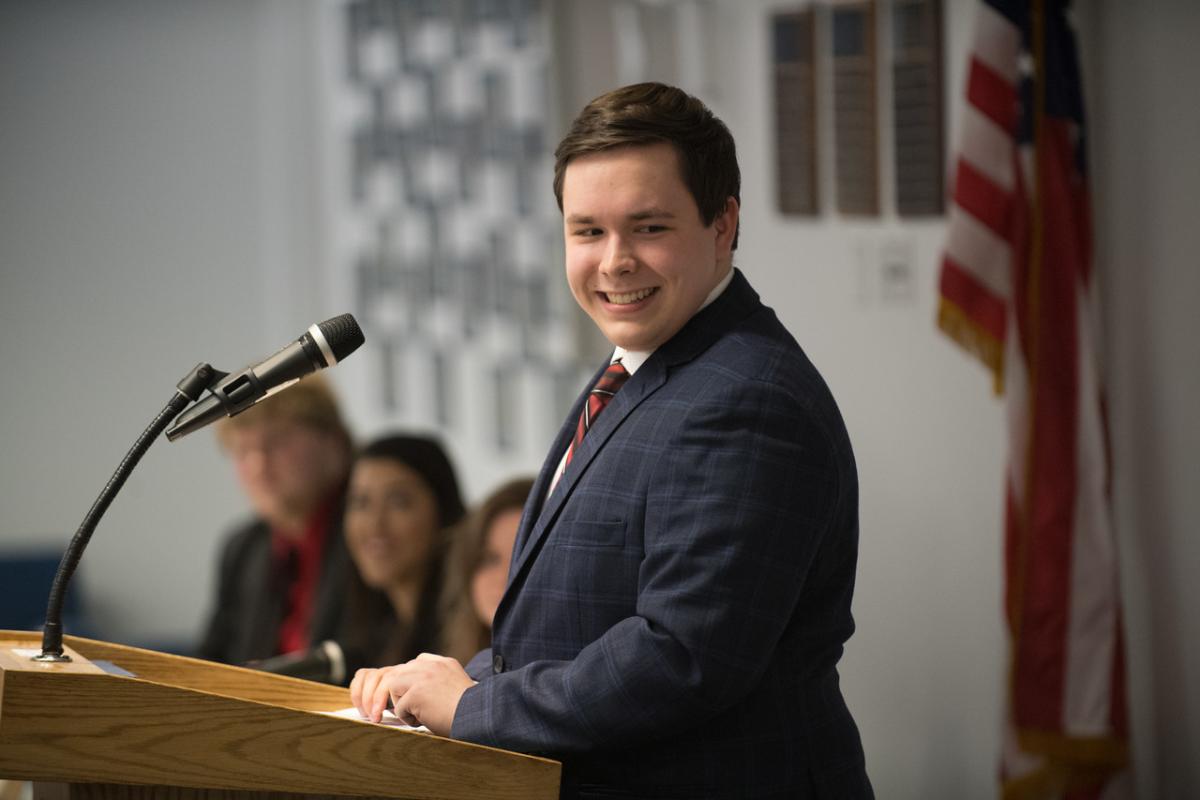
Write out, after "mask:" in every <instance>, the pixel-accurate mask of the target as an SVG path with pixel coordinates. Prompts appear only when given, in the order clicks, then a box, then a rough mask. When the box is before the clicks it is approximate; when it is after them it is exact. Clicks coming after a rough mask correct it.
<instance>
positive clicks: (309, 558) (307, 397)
mask: <svg viewBox="0 0 1200 800" xmlns="http://www.w3.org/2000/svg"><path fill="white" fill-rule="evenodd" d="M216 432H217V440H218V441H219V442H220V445H221V448H222V449H223V450H224V452H225V453H226V454H227V455H228V456H229V458H230V460H231V461H232V462H233V466H234V469H235V470H236V473H237V478H238V483H239V484H240V485H241V487H242V490H243V491H244V492H245V493H246V496H247V498H248V499H249V501H250V505H251V507H252V509H253V511H254V516H253V518H252V519H251V520H249V521H248V522H245V523H243V524H242V525H240V526H239V527H237V528H236V529H235V530H233V531H232V532H231V533H230V534H229V535H228V537H227V538H226V540H225V542H224V545H223V547H222V550H221V556H220V561H219V565H218V587H217V595H216V599H215V601H214V603H213V608H212V613H211V616H210V618H209V622H208V627H207V629H206V631H205V633H204V635H203V638H202V639H201V643H200V646H199V648H198V653H197V654H198V655H199V656H201V657H202V658H208V659H212V660H215V661H223V662H226V663H232V664H241V663H245V662H248V661H253V660H259V659H266V658H270V657H272V656H277V655H281V654H285V653H294V652H298V651H301V650H305V649H307V648H309V647H311V646H314V645H316V644H318V643H319V642H321V641H323V640H327V639H334V638H336V637H337V633H338V627H339V625H340V624H341V620H342V618H343V605H344V601H343V598H344V596H345V592H346V584H347V576H348V573H349V572H350V565H349V559H348V557H347V554H346V549H345V543H344V541H343V538H342V507H343V504H344V496H345V490H346V480H347V476H348V474H349V470H350V463H351V458H352V443H351V437H350V433H349V431H348V430H347V428H346V425H345V423H344V422H343V420H342V415H341V412H340V410H339V408H338V403H337V399H336V397H335V396H334V394H333V391H332V390H331V388H330V387H329V385H328V383H326V382H325V380H324V379H323V378H322V377H321V376H318V375H312V376H309V377H306V378H305V379H303V380H301V381H300V382H299V383H297V384H296V385H295V386H292V387H290V388H288V389H287V390H285V391H282V392H279V393H278V394H275V395H272V396H270V397H268V398H266V399H265V400H262V401H261V402H259V403H258V404H257V405H254V406H252V407H251V408H249V409H247V410H246V411H245V412H243V413H241V414H239V415H237V416H235V417H231V418H228V419H225V420H222V421H221V422H220V423H218V425H217V429H216Z"/></svg>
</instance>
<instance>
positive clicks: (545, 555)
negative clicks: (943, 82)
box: [452, 272, 871, 800]
mask: <svg viewBox="0 0 1200 800" xmlns="http://www.w3.org/2000/svg"><path fill="white" fill-rule="evenodd" d="M598 375H599V373H597V377H598ZM586 394H587V392H586V391H585V392H584V394H583V395H582V396H581V397H580V399H579V401H577V402H576V404H575V406H574V407H573V408H572V410H571V412H570V414H569V415H568V417H567V421H566V422H565V424H564V425H563V428H562V431H561V432H560V434H559V436H558V438H557V439H556V441H555V443H554V446H553V447H552V449H551V451H550V454H549V457H548V458H547V459H546V463H545V465H544V466H543V468H542V471H541V474H540V476H539V478H538V481H537V483H536V485H535V487H534V489H533V492H532V493H531V495H530V500H529V502H528V504H527V505H526V507H525V511H524V514H523V518H522V520H521V525H520V529H519V532H518V535H517V541H516V545H515V549H514V553H513V562H512V567H511V571H510V575H509V587H508V590H507V592H506V593H505V596H504V599H503V600H502V602H501V604H500V608H499V610H498V611H497V613H496V618H495V625H494V635H493V644H492V649H491V650H487V651H484V652H483V653H481V654H479V655H478V656H476V657H475V658H474V659H473V660H472V661H471V663H470V664H469V665H468V672H470V673H471V675H472V676H473V677H475V678H476V679H477V680H479V681H480V682H479V684H478V685H476V686H473V687H471V688H470V689H468V690H467V692H466V693H465V694H464V695H463V697H462V700H461V701H460V703H459V706H458V710H457V712H456V715H455V718H454V726H453V730H452V735H453V736H454V737H455V738H459V739H464V740H467V741H474V742H479V743H482V744H488V745H494V746H498V747H504V748H509V749H514V750H521V751H525V752H533V753H543V754H548V755H551V756H553V757H556V758H561V759H563V765H564V770H563V795H564V796H570V797H591V796H595V797H688V798H698V797H721V798H734V797H746V798H749V797H755V798H758V797H787V798H806V797H830V798H838V799H839V800H847V799H848V798H858V797H870V796H871V788H870V784H869V783H868V781H867V776H866V773H865V769H864V762H863V752H862V746H861V743H860V740H859V734H858V729H857V727H856V726H855V724H854V721H853V719H852V718H851V716H850V713H849V711H848V710H847V708H846V705H845V703H844V701H843V699H842V695H841V691H840V689H839V687H838V675H837V670H836V664H837V661H838V659H839V658H840V656H841V654H842V645H843V643H844V642H845V640H846V639H847V638H848V637H849V636H850V634H851V633H852V632H853V630H854V623H853V620H852V619H851V615H850V600H851V596H852V594H853V589H854V573H855V564H856V560H857V552H858V481H857V475H856V471H855V466H854V457H853V454H852V452H851V449H850V441H849V439H848V437H847V435H846V430H845V426H844V425H843V422H842V419H841V415H840V414H839V412H838V409H837V406H836V404H835V403H834V401H833V398H832V396H831V395H830V393H829V390H828V389H827V387H826V385H825V383H824V381H823V380H822V379H821V377H820V375H819V374H818V373H817V371H816V369H815V368H814V367H813V366H812V364H811V363H810V362H809V361H808V359H807V357H805V355H804V353H803V352H802V351H801V349H800V347H799V345H797V344H796V342H795V340H794V339H793V338H792V337H791V335H790V334H789V333H788V332H787V331H786V330H785V329H784V327H783V326H782V325H781V324H780V322H779V321H778V319H777V318H776V317H775V314H774V312H772V311H771V310H770V309H769V308H767V307H766V306H764V305H762V303H761V302H760V301H759V299H758V295H757V294H756V293H755V292H754V290H753V289H752V288H751V287H750V285H749V283H747V282H746V280H745V278H744V277H743V276H742V275H741V273H740V272H739V273H737V274H735V276H734V279H733V281H732V282H731V283H730V285H729V287H728V288H727V289H726V291H725V292H724V293H722V295H721V296H720V297H719V298H717V300H715V301H714V302H713V303H712V304H710V305H709V306H708V307H707V308H705V309H703V310H702V311H700V312H699V313H698V314H696V315H695V316H694V317H693V318H692V319H691V320H690V321H689V322H688V323H687V325H685V326H684V328H683V329H682V330H681V331H680V332H679V333H677V334H676V335H675V336H674V337H673V338H672V339H671V340H670V341H669V342H667V343H666V344H664V345H663V346H661V347H660V348H659V349H658V350H657V351H655V353H654V354H653V355H652V356H651V357H650V358H649V359H648V360H647V361H646V363H645V364H643V365H642V367H641V368H640V369H639V370H638V371H637V372H636V373H635V374H634V375H633V377H632V378H630V380H629V382H628V383H626V384H625V386H624V387H623V388H622V389H621V390H620V391H619V392H617V394H616V395H615V397H614V398H613V400H612V402H611V403H610V405H609V406H608V407H607V408H606V409H605V411H604V412H603V413H602V414H601V415H600V416H599V417H598V418H597V420H596V422H595V424H594V425H593V426H592V428H591V430H590V431H589V432H588V434H587V436H586V437H585V438H584V440H583V442H582V446H581V447H580V448H579V449H578V451H577V452H576V453H575V455H574V457H573V459H572V461H571V464H570V466H569V467H568V468H567V470H566V472H564V474H563V476H562V478H561V479H560V481H559V484H558V485H557V486H556V487H555V489H554V491H553V493H551V494H550V495H549V497H546V496H545V495H546V490H547V487H548V486H549V484H550V480H551V476H552V475H553V473H554V470H555V468H556V466H557V464H558V461H559V459H560V458H561V456H562V453H563V452H564V450H565V449H566V446H567V442H568V441H569V439H570V436H571V433H572V429H573V427H574V425H575V420H576V419H577V418H578V415H579V410H580V408H581V406H582V403H583V400H584V398H585V397H586ZM543 500H544V502H543Z"/></svg>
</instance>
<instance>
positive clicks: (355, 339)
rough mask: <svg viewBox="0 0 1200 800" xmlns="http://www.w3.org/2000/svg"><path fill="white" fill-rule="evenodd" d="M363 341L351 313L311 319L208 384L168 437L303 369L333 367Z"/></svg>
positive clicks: (278, 387) (269, 391) (275, 387)
mask: <svg viewBox="0 0 1200 800" xmlns="http://www.w3.org/2000/svg"><path fill="white" fill-rule="evenodd" d="M363 341H364V338H363V333H362V330H360V329H359V327H358V323H357V322H356V321H355V319H354V317H353V316H351V315H350V314H342V315H341V316H339V317H333V318H332V319H327V320H325V321H324V322H322V323H320V324H318V325H313V326H312V327H311V328H309V329H308V330H307V331H305V332H304V335H302V336H301V337H300V338H299V339H297V340H296V341H294V342H292V343H291V344H289V345H288V346H287V347H285V348H283V349H282V350H280V351H279V352H277V353H275V354H274V355H272V356H269V357H268V358H266V359H264V360H263V361H260V362H259V363H257V364H255V365H253V366H249V367H246V368H245V369H243V370H241V371H240V372H235V373H234V374H232V375H229V376H228V377H226V378H223V379H222V380H221V381H220V383H218V384H217V385H216V386H214V387H212V389H211V390H210V391H211V392H212V393H211V394H210V395H209V396H208V397H205V398H204V399H203V400H201V401H200V402H198V403H196V405H194V406H192V407H191V408H190V409H188V410H187V411H185V412H184V413H183V414H180V415H179V418H178V419H176V420H175V424H174V425H173V426H171V428H169V429H168V430H167V439H168V440H170V441H172V442H173V441H175V440H176V439H179V438H180V437H183V436H187V435H188V434H189V433H192V432H194V431H198V430H200V429H201V428H203V427H205V426H206V425H209V424H211V423H213V422H216V421H217V420H218V419H220V418H221V417H232V416H235V415H237V414H240V413H242V412H243V411H245V410H246V409H247V408H249V407H250V406H252V405H254V404H255V403H257V402H259V401H261V400H264V399H265V398H267V397H270V396H271V395H273V394H275V393H276V392H279V391H282V390H284V389H286V388H287V387H289V386H291V385H292V384H293V383H295V382H296V381H298V380H300V379H301V378H302V377H304V376H305V375H308V374H309V373H311V372H316V371H317V370H319V369H325V368H326V367H332V366H333V365H334V364H336V363H338V362H339V361H341V360H342V359H344V358H345V357H346V356H348V355H350V354H351V353H353V352H354V351H355V350H357V349H358V348H359V346H360V345H362V343H363Z"/></svg>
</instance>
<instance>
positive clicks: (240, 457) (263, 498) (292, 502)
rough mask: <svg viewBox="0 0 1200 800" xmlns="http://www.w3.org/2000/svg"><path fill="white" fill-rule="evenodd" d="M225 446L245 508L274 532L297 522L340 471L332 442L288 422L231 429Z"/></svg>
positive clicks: (321, 497) (321, 433) (340, 461)
mask: <svg viewBox="0 0 1200 800" xmlns="http://www.w3.org/2000/svg"><path fill="white" fill-rule="evenodd" d="M225 442H226V446H227V449H228V451H229V455H230V457H231V458H232V459H233V463H234V466H235V468H236V469H237V476H238V480H239V482H240V483H241V485H242V489H243V490H244V491H245V492H246V494H247V496H248V497H249V498H250V504H251V505H252V506H253V507H254V510H255V511H256V512H258V514H259V515H260V516H262V517H263V518H264V519H266V520H267V521H268V522H270V523H271V524H273V525H277V526H283V527H290V526H293V525H296V524H298V523H300V522H302V520H303V517H304V516H306V515H307V514H308V513H309V512H310V511H311V510H312V509H314V508H315V507H316V506H317V504H319V503H320V502H321V501H322V500H324V499H325V496H326V495H327V494H328V493H329V492H330V491H331V490H332V489H333V486H334V484H335V483H336V482H337V481H338V480H340V479H341V472H342V470H343V469H344V463H345V456H344V455H343V454H342V452H341V450H342V448H341V445H340V444H339V441H338V439H337V437H335V436H333V435H332V434H329V433H326V432H324V431H319V430H315V429H313V428H310V427H308V426H306V425H300V424H297V423H294V422H283V421H275V420H272V421H267V422H263V423H261V424H255V425H251V426H249V427H246V428H234V429H232V430H230V431H229V434H228V436H227V438H226V440H225Z"/></svg>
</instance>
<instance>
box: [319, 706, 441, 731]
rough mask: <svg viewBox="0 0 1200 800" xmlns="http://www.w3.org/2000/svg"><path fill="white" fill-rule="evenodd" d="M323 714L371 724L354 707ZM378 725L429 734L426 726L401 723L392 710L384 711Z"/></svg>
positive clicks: (323, 712) (386, 709)
mask: <svg viewBox="0 0 1200 800" xmlns="http://www.w3.org/2000/svg"><path fill="white" fill-rule="evenodd" d="M321 713H322V714H328V715H329V716H331V717H345V718H346V719H356V720H358V721H359V722H370V721H371V720H369V719H367V718H366V717H364V716H363V715H362V714H360V713H358V709H357V708H355V707H354V706H350V708H339V709H338V710H337V711H322V712H321ZM375 724H378V725H387V726H388V727H390V728H399V729H401V730H405V731H418V732H420V733H429V732H430V730H429V728H426V727H425V726H424V725H406V724H404V723H403V722H401V721H400V718H399V717H397V716H396V715H395V714H394V713H392V710H391V709H390V708H385V709H384V710H383V718H382V719H380V720H379V722H378V723H375Z"/></svg>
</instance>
